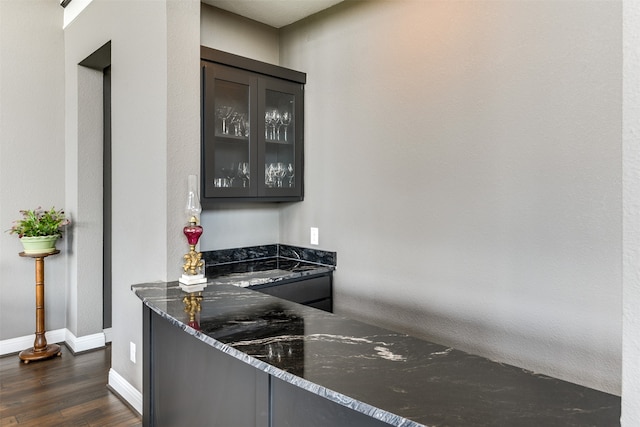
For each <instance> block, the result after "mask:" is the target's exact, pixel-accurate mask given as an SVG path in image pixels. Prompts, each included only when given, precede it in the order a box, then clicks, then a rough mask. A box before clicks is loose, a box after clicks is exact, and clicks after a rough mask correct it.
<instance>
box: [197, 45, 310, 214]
mask: <svg viewBox="0 0 640 427" xmlns="http://www.w3.org/2000/svg"><path fill="white" fill-rule="evenodd" d="M201 58H202V61H201V65H202V153H201V159H202V165H201V166H202V167H201V168H202V171H201V176H202V186H201V189H202V191H201V197H202V201H203V204H204V205H205V206H206V205H207V202H211V201H221V200H229V201H274V202H283V201H299V200H302V199H303V197H304V181H303V177H304V145H303V134H304V131H303V130H304V84H305V82H306V74H304V73H300V72H298V71H293V70H289V69H286V68H282V67H278V66H275V65H272V64H267V63H263V62H259V61H254V60H251V59H248V58H244V57H240V56H237V55H232V54H229V53H226V52H221V51H218V50H215V49H209V48H205V47H202V48H201Z"/></svg>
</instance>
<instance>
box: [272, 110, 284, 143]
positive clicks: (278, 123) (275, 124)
mask: <svg viewBox="0 0 640 427" xmlns="http://www.w3.org/2000/svg"><path fill="white" fill-rule="evenodd" d="M274 113H275V116H274V121H273V128H274V130H275V133H276V135H275V138H274V139H275V140H276V141H280V127H282V115H281V114H280V111H278V110H274Z"/></svg>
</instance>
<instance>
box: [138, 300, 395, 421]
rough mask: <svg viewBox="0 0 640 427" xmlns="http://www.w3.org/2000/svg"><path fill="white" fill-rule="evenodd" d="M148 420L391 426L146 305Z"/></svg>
mask: <svg viewBox="0 0 640 427" xmlns="http://www.w3.org/2000/svg"><path fill="white" fill-rule="evenodd" d="M143 310H144V311H143V316H144V378H143V397H144V408H143V417H142V424H143V426H145V427H150V426H157V427H164V426H168V427H173V426H212V427H216V426H219V427H229V426H243V427H252V426H254V427H284V426H292V427H293V426H296V427H298V426H305V427H328V426H355V427H381V426H384V425H388V424H386V423H383V422H381V421H379V420H376V419H374V418H371V417H369V416H367V415H365V414H363V413H360V412H356V411H354V410H352V409H350V408H348V407H345V406H342V405H340V404H338V403H336V402H333V401H330V400H327V399H325V398H323V397H320V396H318V395H315V394H313V393H311V392H309V391H307V390H304V389H302V388H300V387H297V386H294V385H292V384H289V383H287V382H285V381H283V380H281V379H278V378H276V377H274V376H272V375H270V374H268V373H266V372H263V371H261V370H259V369H257V368H255V367H253V366H251V365H249V364H247V363H244V362H242V361H240V360H239V359H236V358H234V357H232V356H230V355H228V354H226V353H224V352H222V351H220V350H218V349H216V348H214V347H212V346H210V345H208V344H206V343H204V342H202V341H200V340H199V339H197V338H196V337H194V336H192V335H190V334H188V333H186V332H185V331H183V330H182V328H181V327H180V326H178V325H175V324H173V323H171V322H170V321H168V320H166V319H164V318H163V317H161V316H160V315H158V314H157V313H156V312H154V311H152V310H151V309H149V308H148V307H147V306H144V309H143Z"/></svg>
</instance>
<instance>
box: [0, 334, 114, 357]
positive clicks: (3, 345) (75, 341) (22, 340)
mask: <svg viewBox="0 0 640 427" xmlns="http://www.w3.org/2000/svg"><path fill="white" fill-rule="evenodd" d="M44 336H45V338H46V339H47V342H48V343H50V344H53V343H62V342H64V343H65V344H66V345H67V346H68V347H69V348H70V349H71V351H73V352H74V353H79V352H82V351H87V350H93V349H94V348H100V347H104V346H105V343H106V339H105V336H106V335H105V333H104V332H99V333H97V334H93V335H85V336H83V337H76V336H75V335H73V334H72V333H71V331H69V330H68V329H66V328H63V329H56V330H53V331H47V332H45V334H44ZM35 339H36V334H32V335H26V336H23V337H17V338H11V339H8V340H2V341H0V356H3V355H5V354H12V353H18V352H20V351H22V350H24V349H27V348H30V347H33V342H34V341H35Z"/></svg>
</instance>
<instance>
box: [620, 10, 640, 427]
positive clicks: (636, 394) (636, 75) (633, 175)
mask: <svg viewBox="0 0 640 427" xmlns="http://www.w3.org/2000/svg"><path fill="white" fill-rule="evenodd" d="M623 17H624V22H623V26H622V28H623V46H624V48H623V51H624V60H623V96H624V98H623V134H622V135H623V176H624V179H623V182H624V185H623V194H624V205H623V218H624V222H623V230H624V232H623V254H624V258H623V259H624V263H623V271H624V294H623V301H624V305H623V335H622V343H623V351H622V373H623V376H622V418H621V421H622V423H621V424H622V425H623V426H637V425H640V381H639V380H638V379H640V305H639V304H638V301H640V3H638V2H636V1H625V2H623Z"/></svg>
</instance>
